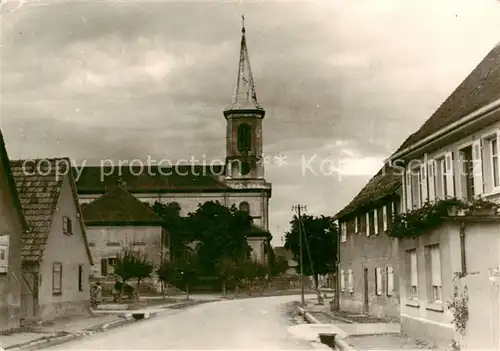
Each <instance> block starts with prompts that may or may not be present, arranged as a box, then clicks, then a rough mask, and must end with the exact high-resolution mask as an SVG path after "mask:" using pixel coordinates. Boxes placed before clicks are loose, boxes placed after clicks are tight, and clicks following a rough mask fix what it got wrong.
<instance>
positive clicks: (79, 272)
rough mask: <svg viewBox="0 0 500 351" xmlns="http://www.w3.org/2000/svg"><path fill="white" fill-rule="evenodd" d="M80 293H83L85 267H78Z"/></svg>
mask: <svg viewBox="0 0 500 351" xmlns="http://www.w3.org/2000/svg"><path fill="white" fill-rule="evenodd" d="M78 291H83V265H81V264H79V265H78Z"/></svg>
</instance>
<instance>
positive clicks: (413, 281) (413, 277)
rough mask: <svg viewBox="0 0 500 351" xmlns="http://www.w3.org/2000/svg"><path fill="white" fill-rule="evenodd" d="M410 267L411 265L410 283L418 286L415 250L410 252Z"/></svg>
mask: <svg viewBox="0 0 500 351" xmlns="http://www.w3.org/2000/svg"><path fill="white" fill-rule="evenodd" d="M410 267H411V278H410V283H411V285H412V286H418V270H417V252H416V251H415V250H414V251H412V252H411V253H410Z"/></svg>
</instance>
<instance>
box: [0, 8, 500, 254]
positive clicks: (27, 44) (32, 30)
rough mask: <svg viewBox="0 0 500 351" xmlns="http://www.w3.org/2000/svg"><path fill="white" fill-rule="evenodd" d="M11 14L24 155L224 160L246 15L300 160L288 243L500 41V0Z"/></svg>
mask: <svg viewBox="0 0 500 351" xmlns="http://www.w3.org/2000/svg"><path fill="white" fill-rule="evenodd" d="M1 12H2V15H1V19H0V21H1V27H2V35H1V40H2V43H1V45H2V60H1V61H2V72H1V73H2V77H1V82H2V85H1V88H2V101H1V103H2V109H1V128H2V130H3V133H4V136H5V139H6V143H7V148H8V151H9V156H10V157H11V158H35V157H54V156H70V157H71V158H73V159H74V160H75V161H76V162H77V163H78V164H82V163H83V162H86V163H87V164H88V165H91V164H93V165H99V162H100V160H102V159H113V160H116V161H117V160H132V159H142V160H146V159H147V158H148V156H149V157H150V158H152V159H156V160H160V159H169V160H171V161H172V162H175V161H176V160H179V159H189V158H190V157H191V155H194V157H195V158H197V159H202V158H206V159H208V160H211V159H216V158H217V159H223V158H224V157H225V120H224V117H223V115H222V111H223V109H224V107H225V106H226V105H227V104H229V103H230V102H231V99H232V95H233V93H234V85H235V82H236V71H237V61H238V55H239V41H240V26H241V18H240V15H241V13H242V12H244V14H245V18H246V27H247V40H248V46H249V52H250V59H251V63H252V69H253V73H254V78H255V82H256V89H257V96H258V98H259V102H260V103H261V105H262V106H263V107H264V108H265V109H266V111H267V115H266V118H265V120H264V150H265V153H266V154H267V155H270V156H274V155H283V156H286V164H284V165H281V166H279V165H277V164H270V165H268V166H267V170H266V177H267V179H268V180H269V181H270V182H272V183H273V197H272V199H271V231H272V234H273V235H274V237H275V244H279V243H280V242H281V240H280V237H281V236H282V235H283V233H284V231H286V230H287V229H288V222H289V221H290V219H291V216H292V212H291V206H292V205H293V204H297V203H301V204H304V205H307V212H308V213H309V214H316V215H319V214H325V215H333V214H335V213H336V211H338V210H339V209H341V208H342V207H343V206H344V205H346V204H347V202H348V201H349V200H350V199H351V198H352V197H353V196H355V195H356V193H357V192H358V191H359V190H360V188H361V187H362V186H363V185H364V184H365V183H366V182H367V181H368V179H369V178H370V177H371V176H372V175H373V174H374V173H375V172H376V171H377V170H378V168H379V166H380V164H381V162H382V160H383V159H384V158H385V157H387V156H388V155H389V154H390V153H391V152H392V151H394V149H396V148H397V147H398V146H399V145H400V143H401V142H402V141H403V140H404V139H405V138H406V137H407V136H408V134H410V133H412V132H414V131H415V130H416V129H417V128H418V127H419V126H420V125H421V124H422V123H423V122H424V121H425V119H427V118H428V117H429V116H430V115H431V114H432V112H433V111H434V110H435V109H436V108H437V107H438V106H439V104H440V103H441V102H442V101H443V100H444V99H445V98H446V97H447V96H448V95H449V94H450V93H451V91H452V90H453V89H454V88H455V87H456V86H457V85H458V84H459V83H460V82H461V81H462V80H463V78H465V76H466V75H467V74H468V73H469V72H470V71H471V70H472V69H473V68H474V67H475V66H476V64H477V63H478V62H479V61H480V60H481V59H482V58H483V57H484V56H485V55H486V54H487V52H488V51H489V50H490V49H491V48H492V47H493V46H494V45H496V44H497V42H499V41H500V26H499V25H498V23H500V2H498V1H495V0H475V1H472V0H440V1H435V0H434V1H430V0H426V1H423V0H416V1H413V0H406V1H401V0H393V1H389V0H370V1H362V0H356V1H353V0H349V1H347V0H346V1H335V0H325V1H309V2H305V1H303V2H296V1H295V2H294V1H286V2H283V1H260V2H255V1H243V2H232V1H211V2H205V1H197V2H190V1H177V2H169V1H155V2H153V1H149V2H147V1H122V2H120V1H112V2H106V1H104V0H102V1H101V0H100V1H90V0H89V1H78V2H76V1H75V2H73V3H72V2H71V1H68V2H63V1H56V0H49V1H44V2H43V3H42V2H36V1H33V2H30V1H28V2H25V3H19V2H17V1H16V2H10V3H5V4H4V5H3V8H2V11H1ZM321 162H323V167H322V168H321ZM305 164H309V166H310V168H304V167H303V166H304V165H305ZM330 165H333V168H334V169H337V170H338V171H337V172H332V171H331V170H330V167H329V166H330Z"/></svg>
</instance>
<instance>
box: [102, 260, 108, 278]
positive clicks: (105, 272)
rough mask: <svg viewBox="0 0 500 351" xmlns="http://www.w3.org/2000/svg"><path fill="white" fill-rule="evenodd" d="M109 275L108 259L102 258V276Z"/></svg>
mask: <svg viewBox="0 0 500 351" xmlns="http://www.w3.org/2000/svg"><path fill="white" fill-rule="evenodd" d="M107 275H108V260H107V259H106V258H102V259H101V276H103V277H105V276H107Z"/></svg>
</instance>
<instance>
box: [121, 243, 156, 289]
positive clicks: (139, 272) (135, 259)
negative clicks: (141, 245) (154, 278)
mask: <svg viewBox="0 0 500 351" xmlns="http://www.w3.org/2000/svg"><path fill="white" fill-rule="evenodd" d="M114 269H115V274H116V275H117V276H119V277H120V278H121V279H122V282H121V283H122V284H121V288H120V290H121V291H120V294H121V293H122V292H123V288H124V286H125V284H126V283H127V281H129V280H130V279H134V278H135V279H137V290H138V289H139V286H140V284H141V280H142V279H145V278H148V277H150V276H151V273H153V264H152V263H151V262H150V261H149V260H148V258H147V256H146V255H145V254H144V253H142V252H140V251H134V250H133V249H131V248H128V247H127V248H125V249H124V250H123V251H122V252H120V253H119V254H118V257H117V258H116V262H115V265H114Z"/></svg>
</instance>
